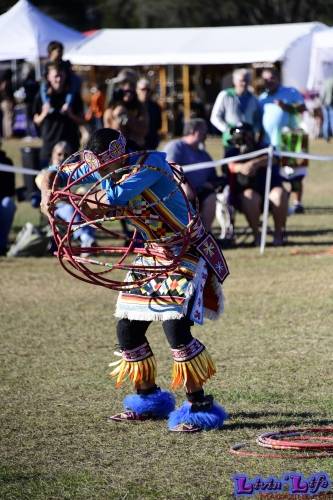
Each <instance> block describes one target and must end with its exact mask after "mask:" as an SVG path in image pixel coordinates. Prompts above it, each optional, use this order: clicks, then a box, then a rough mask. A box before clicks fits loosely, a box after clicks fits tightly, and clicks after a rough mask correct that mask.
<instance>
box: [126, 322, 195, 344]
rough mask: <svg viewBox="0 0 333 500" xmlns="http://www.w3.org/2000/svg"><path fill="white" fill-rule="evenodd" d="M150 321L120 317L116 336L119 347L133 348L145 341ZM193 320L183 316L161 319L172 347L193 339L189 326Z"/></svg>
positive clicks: (187, 342)
mask: <svg viewBox="0 0 333 500" xmlns="http://www.w3.org/2000/svg"><path fill="white" fill-rule="evenodd" d="M150 323H151V321H138V320H129V319H121V320H119V321H118V324H117V337H118V343H119V347H120V349H125V350H126V349H135V348H136V347H139V346H140V345H142V344H144V343H145V342H147V339H146V332H147V330H148V327H149V325H150ZM192 325H193V322H192V321H191V320H190V319H188V318H186V317H184V318H181V319H169V320H167V321H163V323H162V326H163V330H164V333H165V335H166V338H167V340H168V342H169V344H170V347H171V348H172V349H177V348H179V347H180V346H183V345H187V344H189V343H190V342H191V340H192V339H193V337H192V334H191V326H192Z"/></svg>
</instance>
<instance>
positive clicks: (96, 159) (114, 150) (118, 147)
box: [83, 132, 126, 170]
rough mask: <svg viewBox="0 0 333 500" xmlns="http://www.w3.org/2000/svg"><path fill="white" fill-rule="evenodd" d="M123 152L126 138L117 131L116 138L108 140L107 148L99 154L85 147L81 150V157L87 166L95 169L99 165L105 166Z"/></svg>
mask: <svg viewBox="0 0 333 500" xmlns="http://www.w3.org/2000/svg"><path fill="white" fill-rule="evenodd" d="M125 152H126V139H125V137H124V136H123V134H121V133H120V132H119V137H118V139H115V140H114V141H111V142H110V144H109V149H107V150H106V151H104V152H103V153H100V154H96V153H93V152H92V151H89V150H87V149H86V150H84V151H83V158H84V161H85V163H86V164H87V165H88V167H89V168H90V169H91V170H95V169H97V168H99V167H100V166H101V165H103V166H105V165H107V164H108V163H110V162H111V161H113V160H115V159H116V158H119V156H122V155H123V154H125Z"/></svg>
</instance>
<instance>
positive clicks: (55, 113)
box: [34, 63, 84, 167]
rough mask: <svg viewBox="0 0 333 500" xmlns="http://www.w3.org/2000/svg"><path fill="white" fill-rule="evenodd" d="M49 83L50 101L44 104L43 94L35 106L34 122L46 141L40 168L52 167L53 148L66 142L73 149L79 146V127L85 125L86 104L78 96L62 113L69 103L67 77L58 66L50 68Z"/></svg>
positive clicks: (53, 65) (43, 145)
mask: <svg viewBox="0 0 333 500" xmlns="http://www.w3.org/2000/svg"><path fill="white" fill-rule="evenodd" d="M47 81H48V84H49V91H48V92H49V101H48V102H45V103H43V98H42V95H41V92H39V94H38V95H37V96H36V99H35V103H34V123H35V124H36V125H37V126H38V127H39V128H40V135H41V138H42V141H43V144H42V148H41V155H40V159H41V167H46V166H47V165H49V163H50V160H51V153H52V149H53V147H54V146H55V144H57V142H59V141H64V140H65V141H67V142H68V143H69V145H70V147H71V149H73V150H77V149H78V148H79V145H80V133H79V125H80V124H82V123H84V119H83V103H82V99H81V97H80V95H79V94H75V96H74V98H73V101H72V103H71V106H70V107H69V108H67V110H66V111H63V106H64V104H65V102H66V95H67V94H66V88H65V87H66V74H65V72H64V70H63V68H62V66H59V65H58V64H56V63H52V64H49V65H48V69H47Z"/></svg>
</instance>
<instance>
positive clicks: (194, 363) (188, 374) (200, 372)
mask: <svg viewBox="0 0 333 500" xmlns="http://www.w3.org/2000/svg"><path fill="white" fill-rule="evenodd" d="M215 373H216V369H215V366H214V362H213V360H212V358H211V356H210V354H209V353H208V352H207V350H206V349H204V350H203V351H202V352H201V353H200V354H198V356H195V358H192V359H191V360H190V361H174V363H173V370H172V381H171V388H172V389H177V388H178V387H181V386H185V385H186V384H187V382H192V383H194V384H195V385H203V384H204V383H205V382H206V381H207V380H208V379H210V378H211V377H212V376H213V375H214V374H215Z"/></svg>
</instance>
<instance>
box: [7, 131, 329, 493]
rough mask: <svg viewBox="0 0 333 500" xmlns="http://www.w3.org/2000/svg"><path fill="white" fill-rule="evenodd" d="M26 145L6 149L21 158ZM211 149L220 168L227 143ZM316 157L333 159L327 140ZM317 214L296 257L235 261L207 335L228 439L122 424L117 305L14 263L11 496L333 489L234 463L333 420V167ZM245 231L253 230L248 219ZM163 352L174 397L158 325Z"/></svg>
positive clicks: (48, 263)
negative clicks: (249, 450) (296, 484)
mask: <svg viewBox="0 0 333 500" xmlns="http://www.w3.org/2000/svg"><path fill="white" fill-rule="evenodd" d="M16 146H17V144H16V143H10V144H7V145H6V148H7V149H8V151H9V152H10V153H11V154H12V155H14V156H15V154H17V153H15V151H14V148H15V147H16ZM208 147H209V149H210V151H211V152H212V154H213V155H214V156H215V157H218V155H219V149H218V148H219V145H218V142H217V140H211V141H209V143H208ZM312 152H317V153H322V154H332V153H333V148H332V146H329V145H326V144H324V143H323V142H321V141H318V142H316V143H315V144H313V145H312ZM16 163H17V164H19V158H18V157H16ZM304 202H305V206H306V208H307V210H306V213H305V214H304V215H295V216H292V217H291V218H290V219H289V220H288V229H289V245H288V246H286V247H283V248H278V249H276V248H272V247H271V246H269V245H268V247H267V250H266V252H265V254H264V256H259V251H258V249H257V248H250V247H249V246H247V245H246V244H245V245H243V246H240V247H238V248H236V249H231V250H228V251H226V252H225V253H226V257H227V259H228V262H229V266H230V271H231V275H230V277H229V278H228V279H227V281H226V284H225V287H224V289H225V295H226V311H225V314H224V315H223V316H222V317H221V319H220V320H219V321H217V322H207V323H205V326H204V327H201V328H200V327H195V328H194V334H195V336H197V337H198V338H199V339H201V340H202V341H203V342H204V343H205V344H206V346H207V347H208V349H209V350H210V352H211V354H212V356H213V358H214V360H215V362H216V365H217V369H218V371H217V375H216V376H215V377H214V378H213V379H212V381H211V382H209V384H208V385H207V390H208V392H209V393H212V394H213V395H214V396H215V398H216V400H217V401H219V402H221V403H222V404H223V405H224V406H225V407H226V409H227V410H228V412H229V414H230V419H229V420H228V421H227V422H226V425H225V428H224V430H221V431H212V432H206V433H201V434H196V435H174V434H172V433H168V432H167V429H166V423H165V422H148V423H147V422H144V423H140V424H136V423H135V424H132V425H130V424H128V425H127V424H118V425H117V424H113V423H108V422H107V421H106V419H105V417H106V416H107V415H110V414H112V413H114V412H116V411H118V410H119V409H120V407H121V401H122V398H123V396H124V395H125V394H126V392H127V389H128V387H126V388H125V389H120V390H116V389H115V388H114V385H113V382H112V381H110V380H109V379H108V376H107V373H108V363H109V362H110V361H113V360H114V357H113V346H114V344H115V320H114V318H113V310H114V305H115V300H116V293H114V292H110V291H107V290H104V289H100V288H98V287H93V286H89V285H86V284H82V283H81V282H79V281H78V280H75V279H73V278H71V277H70V276H69V275H66V274H65V273H64V272H63V271H62V270H61V268H60V266H59V265H58V263H57V261H56V260H55V259H54V258H52V257H46V258H39V259H35V258H18V259H8V258H7V259H6V258H1V259H0V277H1V287H0V301H1V307H0V328H1V339H2V340H1V347H2V348H1V368H0V370H1V380H2V384H1V385H2V387H1V407H2V411H1V435H2V439H1V440H2V443H1V451H0V453H1V475H0V477H1V481H0V498H1V499H29V500H30V499H34V500H35V499H36V500H41V499H79V500H81V499H87V500H88V499H124V500H125V499H126V500H128V499H172V500H173V499H193V500H196V499H200V500H201V499H202V500H204V499H205V500H213V499H221V500H223V499H229V498H233V482H232V476H233V475H234V474H236V473H238V472H242V473H245V474H247V475H248V476H249V477H251V478H253V477H255V476H257V475H260V476H264V477H268V476H276V477H280V476H281V475H282V474H283V473H284V472H287V471H298V472H301V473H303V474H305V475H310V474H311V473H314V472H318V471H325V472H326V473H327V474H329V476H330V478H331V481H333V461H332V459H327V458H326V459H318V458H317V459H309V460H295V459H293V460H292V459H289V458H286V459H282V460H281V459H280V460H274V459H267V458H266V459H256V458H240V457H237V456H234V455H232V454H230V452H229V447H230V446H231V445H233V444H235V443H238V442H243V441H246V442H251V443H254V440H255V438H256V437H257V435H258V434H260V433H262V432H264V431H268V430H278V429H284V428H288V427H290V426H322V425H329V424H332V422H333V393H332V387H333V371H332V366H333V363H332V362H333V350H332V332H333V314H332V313H333V255H332V252H331V249H332V247H333V168H332V165H331V164H320V163H319V162H313V163H312V165H311V168H310V175H309V177H308V179H307V181H306V187H305V199H304ZM27 219H30V220H32V221H33V222H38V214H37V212H36V211H33V210H32V209H31V208H30V207H29V206H28V205H27V204H25V203H22V204H20V205H19V208H18V212H17V216H16V219H15V231H17V230H18V229H19V227H20V226H21V225H22V224H23V223H24V222H25V221H26V220H27ZM237 222H238V225H239V227H240V228H243V227H244V220H243V218H242V217H241V216H239V217H238V220H237ZM270 241H271V237H269V238H268V243H269V242H270ZM149 340H150V342H151V345H152V347H153V349H154V351H155V354H156V357H157V361H158V367H159V377H158V383H159V384H160V385H161V386H162V387H166V388H167V387H168V384H169V382H170V371H171V357H170V353H169V349H168V347H167V343H166V340H165V339H164V338H163V335H162V332H161V329H160V327H159V326H158V325H156V324H155V325H153V326H152V328H151V330H150V333H149ZM182 400H183V394H182V391H179V392H178V393H177V401H178V402H179V403H180V402H181V401H182ZM255 446H256V445H255V444H252V447H253V448H255ZM255 498H259V497H255ZM262 498H268V497H262ZM270 498H278V496H276V495H274V496H271V497H270ZM290 498H296V496H293V497H292V496H291V497H290ZM311 498H312V497H311ZM325 498H331V499H333V491H332V492H331V493H329V494H327V495H326V496H325Z"/></svg>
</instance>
